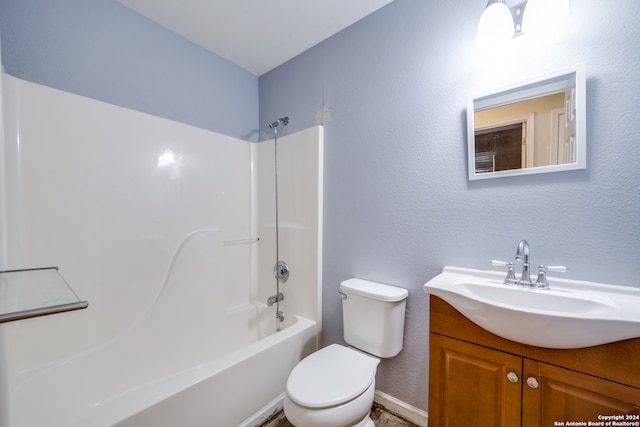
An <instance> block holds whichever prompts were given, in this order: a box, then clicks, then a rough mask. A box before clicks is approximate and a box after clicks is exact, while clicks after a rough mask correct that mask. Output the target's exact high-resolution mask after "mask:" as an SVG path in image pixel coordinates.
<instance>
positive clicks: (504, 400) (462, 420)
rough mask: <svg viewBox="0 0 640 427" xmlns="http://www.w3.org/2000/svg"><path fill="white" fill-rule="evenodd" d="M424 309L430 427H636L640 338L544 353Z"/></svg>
mask: <svg viewBox="0 0 640 427" xmlns="http://www.w3.org/2000/svg"><path fill="white" fill-rule="evenodd" d="M430 307H431V311H430V334H429V339H430V368H429V378H430V379H429V427H439V426H448V427H459V426H464V427H469V426H478V427H480V426H482V427H486V426H504V427H514V426H522V427H550V426H573V425H579V426H582V425H584V426H586V425H590V426H595V425H602V426H612V425H625V426H638V425H640V338H635V339H627V340H622V341H617V342H612V343H607V344H603V345H596V346H590V347H586V348H574V349H550V348H543V347H537V346H533V345H527V344H522V343H520V342H516V341H512V340H509V339H505V338H502V337H500V336H498V335H495V334H493V333H491V332H488V331H487V330H485V329H483V328H481V327H480V326H478V325H476V324H475V323H474V322H472V321H470V320H469V319H468V318H467V317H465V316H464V315H463V314H461V313H460V312H459V311H458V310H456V309H455V308H453V307H452V306H451V305H449V304H448V303H447V302H445V301H444V300H443V299H441V298H439V297H437V296H435V295H430ZM527 327H528V328H539V325H536V324H530V325H528V326H527ZM539 333H540V334H544V333H545V331H544V329H540V330H539ZM589 423H590V424H589ZM616 423H619V424H616Z"/></svg>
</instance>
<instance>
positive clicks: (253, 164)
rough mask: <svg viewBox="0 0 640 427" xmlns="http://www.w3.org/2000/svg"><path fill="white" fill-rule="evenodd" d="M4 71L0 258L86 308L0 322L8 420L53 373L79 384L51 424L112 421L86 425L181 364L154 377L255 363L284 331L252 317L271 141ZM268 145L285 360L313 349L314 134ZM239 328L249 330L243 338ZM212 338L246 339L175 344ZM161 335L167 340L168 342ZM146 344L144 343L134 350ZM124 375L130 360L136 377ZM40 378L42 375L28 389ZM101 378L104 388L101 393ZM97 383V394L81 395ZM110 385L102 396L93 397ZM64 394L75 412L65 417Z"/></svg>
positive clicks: (317, 215)
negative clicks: (42, 269)
mask: <svg viewBox="0 0 640 427" xmlns="http://www.w3.org/2000/svg"><path fill="white" fill-rule="evenodd" d="M2 79H3V81H2V85H3V86H2V89H3V91H2V95H3V96H2V98H3V99H2V100H3V109H4V136H5V143H4V147H3V148H4V157H5V158H4V166H5V172H4V173H5V179H6V188H5V190H6V198H7V204H6V206H5V208H4V210H3V211H2V212H1V213H0V215H2V216H3V218H2V220H3V221H5V222H6V224H7V230H6V237H5V239H6V240H5V241H6V247H7V249H8V250H7V253H6V254H5V256H4V259H0V262H2V263H3V265H1V266H0V267H2V268H26V267H34V266H51V265H56V266H58V267H59V268H60V272H61V274H62V275H63V276H64V277H65V278H66V279H67V281H68V282H69V284H70V285H71V286H72V287H73V289H74V290H75V291H76V292H77V293H78V295H79V296H80V297H81V298H82V299H86V300H88V301H89V304H90V305H89V308H88V309H86V310H79V311H75V312H71V313H64V314H58V315H53V316H45V317H42V318H35V319H30V320H24V321H19V322H13V323H8V324H4V325H1V326H0V327H1V328H3V330H2V333H3V334H4V335H5V341H6V348H5V349H3V352H4V354H5V355H6V367H5V369H6V371H5V372H2V373H1V374H2V375H0V378H7V382H8V385H9V387H8V389H9V394H10V397H11V399H10V400H11V401H10V403H9V420H10V423H9V425H10V426H11V427H13V425H19V424H16V422H18V421H19V420H20V419H21V417H23V416H24V415H25V413H20V409H19V408H20V407H21V405H23V409H24V410H25V411H26V410H27V408H30V410H31V411H33V410H34V409H35V408H38V407H39V405H40V404H41V403H42V402H39V401H37V400H31V401H30V402H29V405H26V406H24V403H25V401H21V400H20V399H23V398H25V399H26V398H28V397H29V396H32V397H34V396H35V394H31V393H26V394H25V395H21V393H22V392H21V390H28V389H29V388H31V387H36V388H40V389H42V390H45V391H44V392H43V393H40V398H41V399H46V398H47V396H50V397H51V396H56V399H59V398H60V397H58V396H57V395H62V394H63V393H59V390H62V388H61V387H62V384H60V383H56V382H57V381H60V382H62V381H64V382H65V384H66V385H65V386H64V387H65V388H64V390H65V393H68V391H67V390H75V392H76V395H75V396H74V395H73V393H70V394H69V399H70V400H71V402H72V404H70V405H68V404H69V400H67V401H64V399H63V400H62V401H61V402H62V403H60V405H59V407H65V405H68V406H67V409H65V410H62V409H61V410H60V411H59V412H60V413H59V414H58V415H59V416H60V421H59V422H58V424H56V422H57V421H56V419H55V417H54V418H52V417H51V415H49V416H48V417H47V425H51V426H54V425H72V423H73V422H76V421H78V420H79V419H82V420H85V421H86V420H93V421H91V422H89V423H88V424H85V425H110V424H111V423H112V421H113V420H111V421H109V422H108V423H106V424H105V423H101V422H100V421H99V418H95V419H93V418H92V415H91V412H92V411H91V410H90V409H89V408H98V409H100V408H108V407H109V404H111V403H113V402H115V401H116V400H117V399H116V396H115V395H117V394H118V393H119V395H120V397H122V396H125V395H126V394H127V393H129V392H131V391H132V390H142V389H145V388H146V387H151V384H152V383H162V382H163V381H165V380H166V379H167V378H174V377H176V374H178V373H180V372H185V373H187V372H189V375H190V377H189V378H191V379H190V380H188V381H187V380H186V379H185V378H182V379H178V380H176V379H172V380H167V381H166V383H167V384H169V383H176V384H177V383H181V384H183V385H184V381H187V382H189V381H191V382H192V383H196V382H199V381H201V380H203V379H204V378H200V379H198V380H194V377H193V375H196V374H195V372H200V373H205V372H208V373H209V374H212V373H213V372H214V371H215V372H218V368H220V367H221V366H224V363H222V362H221V361H224V360H225V358H227V359H228V358H229V357H232V358H238V357H239V359H238V360H244V359H247V358H250V359H253V356H252V357H248V356H246V354H245V353H246V351H248V350H246V348H249V347H251V346H253V347H252V348H254V350H257V349H258V348H262V349H265V348H267V347H269V345H267V344H264V345H262V344H251V342H254V341H256V340H259V339H262V338H264V340H271V341H280V340H281V339H282V340H284V339H285V337H286V334H283V335H282V336H281V337H274V336H268V333H266V332H265V331H267V330H269V329H270V327H269V326H268V323H267V326H258V324H262V325H264V323H260V322H259V321H258V320H259V318H264V319H266V322H270V320H269V317H270V316H271V314H270V313H271V311H273V308H267V307H266V306H265V305H264V304H263V303H264V302H265V301H266V298H267V296H269V295H271V294H273V293H274V292H275V279H273V278H272V276H271V271H272V266H273V262H274V261H275V254H274V252H275V248H274V244H273V238H274V237H273V236H271V235H272V234H273V233H274V230H273V228H274V227H273V223H274V220H273V216H274V206H273V205H272V204H273V202H272V200H273V188H272V186H273V165H272V162H273V157H272V156H273V155H272V154H270V153H272V152H273V141H266V142H263V143H259V144H252V143H248V142H246V141H242V140H239V139H236V138H232V137H228V136H224V135H220V134H216V133H214V132H210V131H206V130H203V129H199V128H195V127H192V126H188V125H184V124H181V123H177V122H173V121H170V120H166V119H162V118H159V117H155V116H150V115H147V114H144V113H140V112H137V111H133V110H129V109H125V108H122V107H117V106H114V105H111V104H106V103H103V102H99V101H95V100H93V99H89V98H84V97H81V96H77V95H73V94H70V93H66V92H63V91H59V90H56V89H51V88H48V87H44V86H40V85H37V84H34V83H30V82H26V81H23V80H19V79H16V78H14V77H11V76H8V75H6V74H3V76H2ZM279 149H280V153H281V156H282V160H281V171H280V180H281V181H280V190H281V196H280V203H281V206H280V219H281V221H282V223H281V225H280V231H281V237H280V239H281V240H280V248H281V249H280V253H281V255H280V257H281V259H284V260H286V261H287V262H288V263H289V265H290V266H291V268H292V274H291V279H290V280H289V282H287V283H286V284H285V285H284V286H283V291H284V292H285V295H286V299H285V301H284V302H283V304H282V307H281V308H282V309H283V310H284V312H285V316H287V321H286V324H293V326H292V331H294V330H295V331H297V332H291V331H290V332H288V334H290V335H292V336H294V337H295V338H292V341H290V343H289V344H287V345H292V346H293V347H292V348H293V350H292V349H289V350H287V351H286V353H287V354H293V355H294V358H295V359H298V358H299V357H301V356H303V355H304V354H305V353H307V352H309V351H311V350H312V349H313V348H317V346H318V331H319V325H320V313H321V310H320V309H319V307H320V303H321V300H320V292H321V289H320V288H321V285H320V284H321V277H320V276H321V268H320V265H321V254H322V248H321V236H322V227H321V224H322V218H321V212H322V166H321V165H322V128H321V127H314V128H310V129H307V130H305V131H301V132H298V133H296V134H293V135H289V136H285V137H282V138H279ZM267 192H270V193H271V194H270V195H265V194H266V193H267ZM258 238H259V240H257V239H258ZM194 248H198V249H194ZM189 266H190V267H189ZM265 268H266V269H267V271H266V273H265V272H264V269H265ZM176 269H178V270H176ZM176 271H178V272H180V271H182V273H176ZM194 272H197V274H195V273H194ZM176 275H177V276H176ZM204 276H206V280H205V277H204ZM197 308H199V310H198V309H197ZM274 317H275V316H274ZM298 317H300V319H299V320H298V321H297V322H295V319H297V318H298ZM154 319H155V320H154ZM234 319H235V320H234ZM240 319H242V320H240ZM180 322H184V323H180ZM274 324H275V321H274ZM181 325H182V327H181ZM231 326H233V330H234V333H231V334H228V333H226V334H225V333H220V332H215V331H227V332H228V331H229V327H231ZM245 330H246V331H249V330H251V332H249V333H248V334H246V335H243V334H244V332H245ZM309 331H312V332H313V333H312V335H313V340H312V341H313V342H312V343H311V344H310V343H309V342H307V341H308V339H307V338H308V336H309V335H308V334H309ZM216 334H218V335H216ZM222 335H228V336H229V337H232V338H233V340H236V341H237V342H243V343H244V344H246V346H244V347H243V346H241V347H243V348H236V349H235V350H237V351H240V352H245V353H243V354H245V356H246V357H245V356H242V357H240V356H239V354H240V353H233V354H234V356H230V355H229V354H226V353H225V352H221V353H220V352H218V351H217V350H216V351H213V349H212V348H211V347H209V348H207V349H205V350H204V351H203V352H202V353H200V354H199V355H198V351H199V350H194V349H187V348H185V347H184V346H190V345H193V344H201V343H203V342H209V343H219V342H221V341H223V340H224V339H226V338H222ZM249 335H251V336H249ZM276 335H280V334H276ZM132 337H134V338H132ZM136 337H137V338H136ZM140 340H144V345H141V346H140V348H137V349H135V351H134V350H133V349H132V348H131V346H127V345H125V344H126V343H127V342H129V343H133V342H140ZM147 340H148V341H147ZM172 340H175V344H176V345H169V346H166V343H167V342H169V343H171V342H172ZM233 340H232V341H233ZM229 342H230V341H229ZM260 342H262V341H260ZM163 343H164V344H165V345H164V346H163ZM154 346H156V347H155V348H156V350H155V352H154V351H151V352H150V353H145V349H147V348H148V349H150V350H153V349H154ZM214 347H215V346H214ZM229 348H231V347H229ZM165 351H166V352H168V354H158V353H163V352H165ZM274 351H275V350H274ZM110 352H112V353H111V356H113V354H115V353H113V352H116V353H117V354H123V353H122V352H128V353H129V354H130V357H131V358H134V359H135V361H134V362H135V363H134V362H132V363H131V364H129V365H128V366H127V363H124V366H116V365H113V366H112V365H110V364H109V360H110V359H109V357H107V356H108V355H109V354H110ZM118 352H121V353H118ZM101 354H102V355H101ZM184 354H189V355H190V356H189V357H188V358H187V359H190V360H189V361H185V363H186V364H185V363H182V362H181V363H177V364H176V365H175V366H173V365H171V363H172V362H170V360H171V359H185V358H184V357H183V355H184ZM103 356H104V358H103ZM203 357H204V359H203ZM3 359H4V357H3ZM125 359H126V358H125ZM125 359H123V360H125ZM185 360H186V359H185ZM98 361H100V362H98ZM145 361H148V363H145ZM218 362H221V363H222V364H218ZM260 363H264V361H263V362H260ZM260 363H259V364H260ZM292 363H294V362H292ZM91 364H93V365H94V366H101V367H102V370H101V371H100V372H98V373H95V372H93V371H89V372H93V375H95V378H94V379H96V381H95V382H91V381H89V382H87V383H84V381H86V380H87V378H86V374H87V373H86V372H85V373H84V375H85V378H80V377H79V376H77V374H79V373H81V372H83V371H82V369H88V368H86V366H88V365H91ZM189 364H191V365H193V364H195V365H194V366H187V365H189ZM294 364H295V363H294ZM83 366H84V367H83ZM142 366H146V368H144V369H148V370H149V372H147V373H146V374H145V375H146V376H145V375H142V376H141V377H140V383H135V381H134V382H133V383H132V382H131V381H129V380H131V379H132V378H133V377H136V376H140V375H141V374H140V372H141V369H142V368H141V367H142ZM195 366H201V368H200V369H195V370H194V369H193V368H194V367H195ZM202 366H207V368H202ZM291 366H293V365H291ZM75 367H77V368H78V369H77V370H75ZM116 368H117V369H118V371H120V370H124V374H123V373H122V372H119V373H118V375H123V378H124V377H126V378H128V380H127V381H125V383H126V384H124V383H123V384H124V385H123V387H124V389H119V388H118V387H119V386H118V382H117V381H115V382H114V378H117V376H118V375H115V371H114V372H112V374H114V375H110V371H109V370H110V369H116ZM126 369H133V371H132V372H131V374H132V375H127V374H126ZM242 370H243V369H242V368H241V369H240V371H242ZM63 372H64V373H65V375H61V374H62V373H63ZM220 372H222V371H220ZM247 372H248V371H247ZM279 375H280V376H282V375H281V374H279ZM178 377H179V375H178ZM39 378H40V379H45V378H48V379H49V380H51V381H49V382H46V381H45V382H43V383H39V382H38V381H39ZM162 378H164V379H165V380H163V379H162ZM219 378H221V377H219ZM222 378H224V375H223V376H222ZM285 378H286V375H285V376H284V378H282V379H281V380H282V381H284V379H285ZM101 379H102V381H103V382H104V381H107V382H109V383H110V385H109V387H107V388H105V389H100V387H101V385H102V384H103V383H101ZM226 381H229V379H227V380H226ZM234 381H240V382H241V383H242V382H243V381H248V378H244V379H243V378H242V377H237V378H234ZM276 382H277V381H276ZM74 384H76V385H78V387H76V388H74V387H73V385H74ZM82 384H84V386H85V387H86V389H85V390H83V389H82V387H81V386H82ZM203 384H204V383H203ZM283 384H284V382H282V383H281V385H280V387H282V385H283ZM227 386H228V384H227ZM94 388H95V389H96V393H95V396H94V395H93V394H92V393H93V391H92V392H91V393H89V392H88V390H92V389H94ZM107 389H110V390H112V392H113V393H112V394H111V395H109V393H107V394H104V393H106V390H107ZM33 390H35V388H34V389H33ZM149 390H150V389H149ZM281 391H282V390H280V392H281ZM156 392H157V390H156ZM177 392H179V388H177V389H175V390H170V389H164V390H163V391H162V393H161V394H162V395H163V396H164V397H167V396H170V395H172V394H174V393H177ZM209 392H211V390H209ZM101 393H102V394H101ZM182 393H183V394H182V395H184V392H182ZM268 394H273V391H272V392H269V393H268ZM107 395H109V396H107ZM92 396H93V397H94V398H95V399H93V400H92ZM0 397H2V395H1V394H0ZM274 397H275V395H274V396H271V397H270V398H269V399H267V400H266V401H264V402H261V405H262V404H266V403H268V401H269V400H271V399H272V398H274ZM73 399H77V402H78V404H80V402H82V401H84V402H85V407H76V408H75V413H73V414H70V413H69V412H71V409H70V408H74V405H73V403H74V402H73ZM114 399H115V400H114ZM145 399H146V398H142V399H141V401H144V400H145ZM259 399H262V398H259ZM121 400H123V399H121ZM124 400H127V399H124ZM130 400H131V399H130ZM133 400H135V399H133ZM147 400H148V399H147ZM151 400H153V399H151ZM178 401H179V399H178ZM65 402H66V403H65ZM107 402H111V403H109V404H107ZM147 403H149V402H147ZM256 404H257V401H256V402H252V403H249V402H247V405H246V407H245V408H243V410H244V412H246V414H245V415H243V416H248V415H251V414H252V413H253V412H255V411H256V410H257V409H259V407H255V405H256ZM0 407H1V406H0ZM114 408H115V407H114ZM143 409H144V408H142V407H140V408H137V411H142V410H143ZM127 411H129V410H127ZM127 411H124V412H127ZM53 412H56V411H53ZM94 412H95V414H99V413H100V411H99V410H96V411H94ZM107 412H109V413H112V412H110V411H107ZM124 412H122V414H123V416H124ZM132 413H135V411H134V412H131V411H129V412H128V413H127V414H126V415H127V416H129V415H131V414H132ZM58 415H56V416H58ZM43 416H46V414H45V413H44V412H43ZM81 416H82V417H83V418H79V417H81ZM239 416H240V414H237V415H234V417H236V418H237V417H239ZM236 418H234V420H235V419H236ZM208 421H210V420H208ZM202 422H203V423H204V422H205V420H202ZM233 422H236V421H233ZM1 423H2V420H1V419H0V426H1V425H2V424H1ZM156 425H157V424H156ZM191 425H196V424H191Z"/></svg>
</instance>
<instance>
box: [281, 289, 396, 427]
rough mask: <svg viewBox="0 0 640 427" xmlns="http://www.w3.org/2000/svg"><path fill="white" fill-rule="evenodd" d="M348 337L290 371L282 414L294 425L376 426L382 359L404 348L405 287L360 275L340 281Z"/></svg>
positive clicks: (301, 362)
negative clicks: (373, 413)
mask: <svg viewBox="0 0 640 427" xmlns="http://www.w3.org/2000/svg"><path fill="white" fill-rule="evenodd" d="M339 293H340V295H341V296H342V307H343V325H344V340H345V341H346V342H347V344H349V345H351V346H353V347H345V346H343V345H339V344H332V345H329V346H328V347H325V348H323V349H321V350H318V351H317V352H315V353H312V354H311V355H309V356H307V357H306V358H304V359H303V360H302V361H300V363H298V365H296V367H295V368H293V370H292V371H291V373H290V374H289V378H288V380H287V386H286V391H285V396H284V413H285V416H286V417H287V419H288V420H289V422H290V423H291V424H293V425H294V426H296V427H373V421H371V417H370V413H371V407H372V405H373V398H374V392H375V387H376V381H375V379H376V370H377V367H378V364H379V363H380V359H378V357H393V356H395V355H397V354H398V353H399V352H400V351H401V350H402V342H403V333H404V315H405V306H406V298H407V296H408V292H407V290H406V289H402V288H398V287H395V286H389V285H384V284H381V283H375V282H369V281H367V280H361V279H349V280H346V281H344V282H342V283H341V284H340V292H339Z"/></svg>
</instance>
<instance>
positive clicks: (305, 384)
mask: <svg viewBox="0 0 640 427" xmlns="http://www.w3.org/2000/svg"><path fill="white" fill-rule="evenodd" d="M378 363H379V360H378V359H376V358H375V357H372V356H368V355H366V354H364V353H360V352H359V351H356V350H353V349H350V348H347V347H344V346H341V345H339V344H332V345H330V346H328V347H325V348H323V349H321V350H319V351H316V352H315V353H312V354H311V355H309V356H308V357H306V358H305V359H303V360H302V361H301V362H300V363H298V365H297V366H296V367H295V368H294V369H293V370H292V371H291V374H290V375H289V379H288V380H287V387H286V391H287V395H288V396H289V398H290V399H291V400H292V401H293V402H295V403H297V404H298V405H301V406H304V407H307V408H327V407H332V406H337V405H340V404H342V403H345V402H348V401H350V400H352V399H354V398H356V397H358V396H359V395H361V394H362V393H364V392H365V391H366V390H367V389H368V388H369V387H370V386H371V384H372V383H373V381H374V380H375V375H376V368H377V366H378Z"/></svg>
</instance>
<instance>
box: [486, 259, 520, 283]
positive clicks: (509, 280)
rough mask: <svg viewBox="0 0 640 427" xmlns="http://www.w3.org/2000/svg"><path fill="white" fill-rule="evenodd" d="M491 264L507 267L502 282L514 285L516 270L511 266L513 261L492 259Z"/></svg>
mask: <svg viewBox="0 0 640 427" xmlns="http://www.w3.org/2000/svg"><path fill="white" fill-rule="evenodd" d="M491 265H493V266H494V267H507V277H505V278H504V282H503V283H504V284H505V285H514V284H515V283H516V282H517V280H516V271H515V269H514V268H513V262H511V261H509V262H507V261H498V260H495V259H492V260H491Z"/></svg>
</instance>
